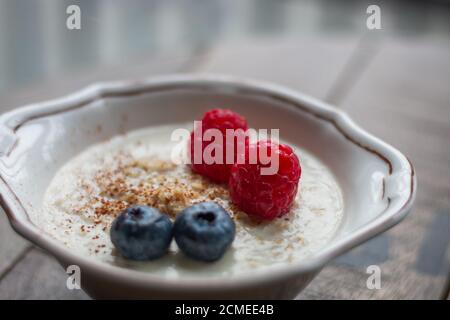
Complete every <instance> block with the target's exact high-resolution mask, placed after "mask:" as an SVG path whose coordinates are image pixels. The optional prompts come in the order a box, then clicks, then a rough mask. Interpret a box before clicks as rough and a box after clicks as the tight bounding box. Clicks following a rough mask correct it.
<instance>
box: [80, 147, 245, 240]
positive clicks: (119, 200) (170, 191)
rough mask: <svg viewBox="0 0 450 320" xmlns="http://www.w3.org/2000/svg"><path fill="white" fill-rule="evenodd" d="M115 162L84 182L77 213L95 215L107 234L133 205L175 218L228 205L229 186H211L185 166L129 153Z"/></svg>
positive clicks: (234, 210)
mask: <svg viewBox="0 0 450 320" xmlns="http://www.w3.org/2000/svg"><path fill="white" fill-rule="evenodd" d="M115 160H116V161H115V163H116V165H115V166H113V167H108V166H105V168H102V169H100V170H98V172H97V173H96V174H95V177H94V179H93V181H82V182H81V183H80V187H81V188H82V189H83V190H84V191H85V194H86V195H87V196H86V197H85V199H83V200H84V201H81V202H82V205H81V206H79V207H78V208H76V212H79V213H84V215H86V213H87V212H92V216H89V221H90V222H91V223H90V227H92V228H94V226H95V225H101V226H102V230H103V231H107V230H108V229H109V226H110V224H111V222H112V221H113V219H114V218H115V217H116V216H117V215H118V214H119V213H120V212H122V211H123V210H124V209H125V208H127V207H129V206H132V205H148V206H151V207H155V208H157V209H159V210H160V211H161V212H164V213H166V214H168V215H169V216H170V217H171V218H175V217H176V215H177V214H178V213H180V212H181V211H182V210H183V209H184V208H186V207H188V206H190V205H192V204H195V203H198V202H201V201H206V200H213V201H217V202H219V204H222V205H224V204H226V203H228V199H229V194H228V190H227V188H226V186H224V185H217V184H214V183H211V182H210V181H208V180H207V179H205V178H203V177H202V176H200V175H197V174H195V173H193V172H191V170H190V169H189V168H187V167H186V166H185V165H175V164H173V163H172V162H170V161H162V160H160V159H158V158H155V157H152V158H144V159H135V158H133V157H132V156H131V155H129V154H126V153H121V154H119V155H117V159H115ZM228 209H229V211H230V213H231V215H232V216H234V214H233V213H239V210H238V209H237V208H236V207H234V206H232V205H231V207H229V208H228ZM238 216H239V215H238ZM92 224H93V225H92ZM81 231H82V232H86V231H87V228H86V227H85V226H84V225H83V226H82V228H81ZM92 239H93V240H98V239H99V237H98V236H96V237H93V238H92Z"/></svg>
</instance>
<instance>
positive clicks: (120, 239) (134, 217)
mask: <svg viewBox="0 0 450 320" xmlns="http://www.w3.org/2000/svg"><path fill="white" fill-rule="evenodd" d="M172 229H173V225H172V221H170V219H169V218H168V217H167V216H166V215H165V214H162V213H161V212H160V211H158V210H157V209H155V208H151V207H147V206H133V207H129V208H127V209H125V210H124V211H123V212H122V213H121V214H120V215H119V216H118V217H117V218H116V219H115V220H114V222H113V224H112V226H111V231H110V235H111V241H112V243H113V244H114V246H115V247H116V249H117V251H118V252H119V254H120V255H121V256H123V257H124V258H127V259H132V260H152V259H156V258H159V257H161V256H163V255H164V254H165V253H166V252H167V249H168V248H169V245H170V242H171V241H172V234H173V233H172Z"/></svg>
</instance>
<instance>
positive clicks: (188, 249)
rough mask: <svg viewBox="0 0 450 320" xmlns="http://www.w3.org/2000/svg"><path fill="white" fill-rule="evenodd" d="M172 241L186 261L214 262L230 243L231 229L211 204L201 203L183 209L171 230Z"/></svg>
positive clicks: (223, 214) (227, 218)
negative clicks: (188, 258) (173, 238)
mask: <svg viewBox="0 0 450 320" xmlns="http://www.w3.org/2000/svg"><path fill="white" fill-rule="evenodd" d="M173 232H174V237H175V241H176V243H177V245H178V247H179V248H180V250H181V251H182V252H183V253H184V254H185V255H187V256H188V257H190V258H193V259H196V260H201V261H215V260H218V259H219V258H220V257H222V255H223V254H224V253H225V251H226V249H227V248H228V247H229V246H230V244H231V243H232V242H233V239H234V235H235V232H236V231H235V225H234V222H233V220H232V219H231V218H230V216H229V214H228V213H227V212H226V211H225V209H224V208H222V207H221V206H220V205H218V204H217V203H215V202H202V203H199V204H196V205H193V206H191V207H188V208H186V209H184V210H183V211H182V212H181V213H180V214H179V215H178V217H177V219H176V220H175V223H174V226H173Z"/></svg>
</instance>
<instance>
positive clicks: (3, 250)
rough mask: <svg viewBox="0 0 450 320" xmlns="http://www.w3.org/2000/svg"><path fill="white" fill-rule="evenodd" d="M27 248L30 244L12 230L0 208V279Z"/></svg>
mask: <svg viewBox="0 0 450 320" xmlns="http://www.w3.org/2000/svg"><path fill="white" fill-rule="evenodd" d="M28 246H30V244H29V243H28V242H27V241H26V240H24V239H23V238H22V237H21V236H19V235H18V234H16V233H15V232H14V231H13V230H12V228H11V226H10V225H9V222H8V219H7V217H6V214H5V213H4V212H3V209H1V208H0V257H1V259H0V279H1V277H2V275H3V274H4V273H5V272H7V271H8V270H9V269H10V268H11V267H12V265H13V264H14V262H15V259H16V258H17V257H18V256H20V254H21V253H22V252H24V250H26V248H27V247H28Z"/></svg>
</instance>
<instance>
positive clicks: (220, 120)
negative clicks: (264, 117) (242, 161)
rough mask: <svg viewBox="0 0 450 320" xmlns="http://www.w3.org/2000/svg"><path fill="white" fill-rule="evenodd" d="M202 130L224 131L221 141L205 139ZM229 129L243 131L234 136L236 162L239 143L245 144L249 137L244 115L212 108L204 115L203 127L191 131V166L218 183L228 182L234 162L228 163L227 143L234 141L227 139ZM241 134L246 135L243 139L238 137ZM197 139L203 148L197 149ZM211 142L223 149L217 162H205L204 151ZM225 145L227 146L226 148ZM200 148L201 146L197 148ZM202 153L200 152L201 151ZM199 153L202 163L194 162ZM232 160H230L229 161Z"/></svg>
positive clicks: (195, 170)
mask: <svg viewBox="0 0 450 320" xmlns="http://www.w3.org/2000/svg"><path fill="white" fill-rule="evenodd" d="M200 129H201V130H202V133H203V134H205V131H206V130H208V129H218V130H219V131H220V132H221V133H222V139H221V141H215V140H213V141H203V139H202V135H201V134H200V133H199V130H200ZM227 129H234V130H237V129H242V131H238V132H237V133H236V134H235V137H234V149H233V148H232V147H230V148H231V149H232V150H234V155H233V163H235V162H236V159H237V153H238V151H239V150H241V147H243V146H241V147H239V148H238V145H241V144H242V141H245V145H247V144H248V137H247V136H246V135H245V131H246V130H247V129H248V126H247V121H246V120H245V118H244V117H243V116H241V115H240V114H237V113H236V112H233V111H231V110H228V109H212V110H210V111H208V112H206V113H205V114H204V115H203V119H202V125H201V128H200V127H197V128H195V129H194V131H192V133H191V139H190V157H191V168H192V170H193V171H194V172H197V173H199V174H201V175H203V176H205V177H208V178H209V179H211V180H212V181H214V182H218V183H227V182H228V179H229V177H230V170H231V166H232V165H233V163H229V164H227V163H226V155H227V152H226V150H229V149H230V148H227V144H230V143H233V141H231V142H229V141H227V140H226V130H227ZM240 136H245V137H243V139H244V140H243V139H240V138H239V139H238V137H240ZM195 141H197V145H201V146H202V147H201V150H196V148H194V146H195V145H196V143H195ZM211 143H215V144H218V146H219V148H221V149H222V157H221V159H218V160H219V161H217V162H216V163H210V164H208V163H205V159H204V158H203V151H204V150H205V148H206V147H207V146H208V145H210V144H211ZM224 146H225V148H224ZM197 149H199V148H197ZM200 152H201V154H198V153H200ZM196 153H197V159H201V163H194V155H195V154H196ZM211 155H212V156H213V157H214V156H215V151H213V152H212V154H211ZM229 162H230V161H229Z"/></svg>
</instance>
